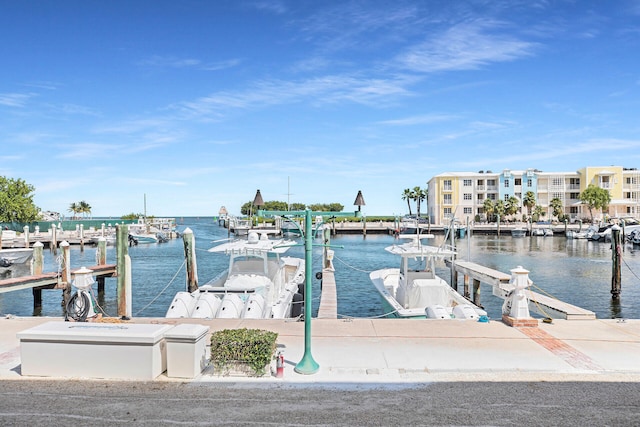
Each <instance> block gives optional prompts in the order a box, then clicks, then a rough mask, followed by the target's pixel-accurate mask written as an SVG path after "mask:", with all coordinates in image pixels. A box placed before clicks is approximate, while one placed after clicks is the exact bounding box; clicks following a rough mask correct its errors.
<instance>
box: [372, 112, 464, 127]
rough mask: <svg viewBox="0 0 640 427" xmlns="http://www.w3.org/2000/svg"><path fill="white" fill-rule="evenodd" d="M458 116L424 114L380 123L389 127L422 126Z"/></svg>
mask: <svg viewBox="0 0 640 427" xmlns="http://www.w3.org/2000/svg"><path fill="white" fill-rule="evenodd" d="M457 118H458V116H455V115H451V114H424V115H421V116H412V117H405V118H403V119H394V120H385V121H382V122H380V124H383V125H390V126H413V125H423V124H430V123H437V122H444V121H449V120H455V119H457Z"/></svg>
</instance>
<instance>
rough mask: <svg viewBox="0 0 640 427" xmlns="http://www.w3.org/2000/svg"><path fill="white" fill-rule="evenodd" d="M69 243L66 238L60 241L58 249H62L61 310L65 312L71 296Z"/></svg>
mask: <svg viewBox="0 0 640 427" xmlns="http://www.w3.org/2000/svg"><path fill="white" fill-rule="evenodd" d="M70 246H71V245H69V242H67V241H66V240H65V241H63V242H62V243H60V249H62V274H61V278H60V280H61V283H60V284H59V286H61V287H62V304H63V311H64V312H65V314H66V310H67V304H68V303H69V299H70V298H71V250H70V249H71V247H70Z"/></svg>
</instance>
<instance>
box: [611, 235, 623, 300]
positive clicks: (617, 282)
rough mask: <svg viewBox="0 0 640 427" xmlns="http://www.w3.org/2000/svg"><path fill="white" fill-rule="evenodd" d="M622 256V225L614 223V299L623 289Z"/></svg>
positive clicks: (612, 237) (612, 256)
mask: <svg viewBox="0 0 640 427" xmlns="http://www.w3.org/2000/svg"><path fill="white" fill-rule="evenodd" d="M621 257H622V248H621V245H620V227H618V226H617V225H614V226H613V227H611V260H612V272H611V295H612V297H613V299H615V300H617V299H618V298H620V291H621V287H622V284H621V271H620V258H621Z"/></svg>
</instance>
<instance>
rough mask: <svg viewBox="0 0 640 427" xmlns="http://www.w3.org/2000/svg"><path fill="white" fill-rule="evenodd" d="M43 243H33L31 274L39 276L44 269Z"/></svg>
mask: <svg viewBox="0 0 640 427" xmlns="http://www.w3.org/2000/svg"><path fill="white" fill-rule="evenodd" d="M43 250H44V244H43V243H42V242H35V243H34V244H33V271H32V273H31V274H33V275H34V276H39V275H41V274H42V271H43V270H44V251H43Z"/></svg>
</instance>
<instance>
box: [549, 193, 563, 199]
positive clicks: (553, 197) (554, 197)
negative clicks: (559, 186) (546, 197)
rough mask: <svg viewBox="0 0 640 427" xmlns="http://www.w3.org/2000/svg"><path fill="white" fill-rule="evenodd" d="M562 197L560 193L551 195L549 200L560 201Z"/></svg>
mask: <svg viewBox="0 0 640 427" xmlns="http://www.w3.org/2000/svg"><path fill="white" fill-rule="evenodd" d="M562 195H563V194H562V193H551V198H552V199H560V200H562Z"/></svg>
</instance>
